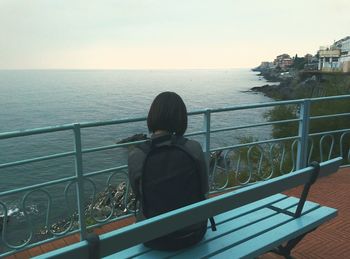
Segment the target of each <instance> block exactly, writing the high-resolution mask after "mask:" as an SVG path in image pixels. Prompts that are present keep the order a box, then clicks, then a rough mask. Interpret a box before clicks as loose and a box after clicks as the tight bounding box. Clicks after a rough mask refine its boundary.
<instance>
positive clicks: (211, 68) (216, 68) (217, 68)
mask: <svg viewBox="0 0 350 259" xmlns="http://www.w3.org/2000/svg"><path fill="white" fill-rule="evenodd" d="M252 68H254V67H207V68H205V67H203V68H202V67H200V68H198V67H197V68H196V67H193V68H191V67H186V68H158V67H154V68H0V70H2V71H11V70H222V69H252Z"/></svg>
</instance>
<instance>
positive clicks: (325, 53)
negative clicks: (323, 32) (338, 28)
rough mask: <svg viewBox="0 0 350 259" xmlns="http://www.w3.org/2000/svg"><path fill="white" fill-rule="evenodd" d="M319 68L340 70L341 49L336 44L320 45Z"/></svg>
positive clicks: (322, 69)
mask: <svg viewBox="0 0 350 259" xmlns="http://www.w3.org/2000/svg"><path fill="white" fill-rule="evenodd" d="M318 56H319V59H318V70H321V71H329V72H330V71H340V70H341V68H340V63H339V58H340V49H338V48H337V47H335V46H333V45H332V46H330V47H320V50H319V51H318Z"/></svg>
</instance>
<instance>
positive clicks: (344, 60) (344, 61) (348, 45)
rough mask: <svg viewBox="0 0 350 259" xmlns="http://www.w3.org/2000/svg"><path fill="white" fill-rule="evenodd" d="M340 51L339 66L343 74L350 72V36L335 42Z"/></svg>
mask: <svg viewBox="0 0 350 259" xmlns="http://www.w3.org/2000/svg"><path fill="white" fill-rule="evenodd" d="M333 45H334V46H335V47H336V48H338V49H339V50H340V57H339V65H340V67H341V69H342V71H343V72H350V36H347V37H345V38H343V39H341V40H338V41H336V42H334V44H333Z"/></svg>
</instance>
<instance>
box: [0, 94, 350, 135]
mask: <svg viewBox="0 0 350 259" xmlns="http://www.w3.org/2000/svg"><path fill="white" fill-rule="evenodd" d="M347 98H350V95H337V96H327V97H317V98H305V99H295V100H287V101H273V102H262V103H254V104H242V105H233V106H229V107H225V108H207V109H200V110H195V111H190V112H188V115H199V114H204V113H205V112H206V111H207V110H209V111H210V113H219V112H227V111H235V110H244V109H252V108H264V107H271V106H277V105H288V104H300V103H302V102H304V101H305V100H310V101H311V102H315V101H324V100H334V99H347ZM146 119H147V117H146V116H142V117H135V118H121V119H117V120H107V121H92V122H81V123H79V124H80V127H81V128H89V127H100V126H109V125H117V124H122V123H129V122H138V121H145V120H146ZM74 124H76V123H69V124H64V125H56V126H51V127H40V128H34V129H28V130H17V131H11V132H3V133H0V139H6V138H13V137H19V136H28V135H35V134H42V133H49V132H54V131H63V130H69V129H73V127H74Z"/></svg>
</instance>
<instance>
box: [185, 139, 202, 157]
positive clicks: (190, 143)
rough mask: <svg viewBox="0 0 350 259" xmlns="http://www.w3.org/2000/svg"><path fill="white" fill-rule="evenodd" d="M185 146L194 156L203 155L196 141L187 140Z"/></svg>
mask: <svg viewBox="0 0 350 259" xmlns="http://www.w3.org/2000/svg"><path fill="white" fill-rule="evenodd" d="M185 146H186V147H187V149H189V150H190V151H191V152H193V153H194V154H200V153H203V149H202V146H201V144H200V143H199V142H198V141H195V140H192V139H187V141H186V142H185Z"/></svg>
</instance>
